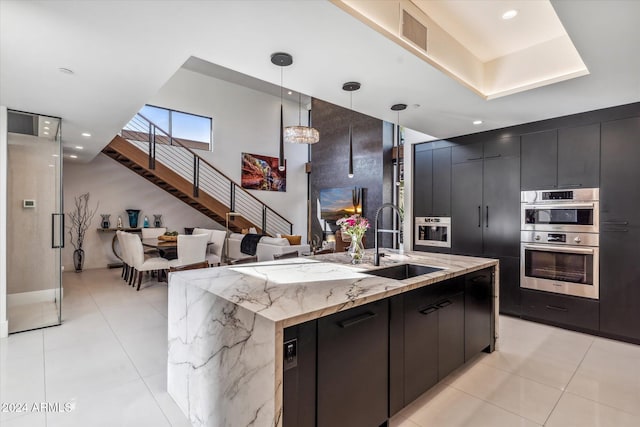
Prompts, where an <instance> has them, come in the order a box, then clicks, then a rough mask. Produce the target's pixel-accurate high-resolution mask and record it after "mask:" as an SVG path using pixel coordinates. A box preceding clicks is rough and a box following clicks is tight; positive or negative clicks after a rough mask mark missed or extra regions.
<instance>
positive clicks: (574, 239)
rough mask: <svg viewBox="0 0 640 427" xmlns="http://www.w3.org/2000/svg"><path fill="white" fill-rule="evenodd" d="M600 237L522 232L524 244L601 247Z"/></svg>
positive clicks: (521, 239) (596, 235) (587, 234)
mask: <svg viewBox="0 0 640 427" xmlns="http://www.w3.org/2000/svg"><path fill="white" fill-rule="evenodd" d="M599 237H600V236H599V235H598V234H595V233H550V232H549V233H547V232H544V231H522V232H521V235H520V241H521V242H522V243H546V244H555V245H571V246H594V247H597V246H600V244H599V243H600V242H599Z"/></svg>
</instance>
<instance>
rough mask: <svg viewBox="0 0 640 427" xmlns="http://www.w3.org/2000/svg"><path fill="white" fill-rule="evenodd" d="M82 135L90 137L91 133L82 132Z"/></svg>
mask: <svg viewBox="0 0 640 427" xmlns="http://www.w3.org/2000/svg"><path fill="white" fill-rule="evenodd" d="M82 136H86V137H90V136H91V134H90V133H89V132H82Z"/></svg>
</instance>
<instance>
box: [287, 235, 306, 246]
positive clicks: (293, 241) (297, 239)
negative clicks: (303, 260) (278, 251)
mask: <svg viewBox="0 0 640 427" xmlns="http://www.w3.org/2000/svg"><path fill="white" fill-rule="evenodd" d="M282 237H284V238H285V239H287V240H288V241H289V244H290V245H291V246H296V245H300V244H302V236H299V235H293V236H290V235H288V234H283V235H282Z"/></svg>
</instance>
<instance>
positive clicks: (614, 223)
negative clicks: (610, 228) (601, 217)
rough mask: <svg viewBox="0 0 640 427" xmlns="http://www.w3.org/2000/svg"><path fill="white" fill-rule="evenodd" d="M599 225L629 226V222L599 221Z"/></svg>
mask: <svg viewBox="0 0 640 427" xmlns="http://www.w3.org/2000/svg"><path fill="white" fill-rule="evenodd" d="M600 225H629V221H601V222H600Z"/></svg>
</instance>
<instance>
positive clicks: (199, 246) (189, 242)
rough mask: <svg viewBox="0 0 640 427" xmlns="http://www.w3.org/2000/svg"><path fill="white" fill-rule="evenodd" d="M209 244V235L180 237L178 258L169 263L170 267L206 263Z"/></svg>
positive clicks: (184, 235) (181, 235) (183, 235)
mask: <svg viewBox="0 0 640 427" xmlns="http://www.w3.org/2000/svg"><path fill="white" fill-rule="evenodd" d="M208 243H209V235H208V234H189V235H187V234H180V235H178V258H177V259H172V260H171V261H169V267H179V266H181V265H188V264H194V263H196V262H202V261H205V259H206V252H207V244H208Z"/></svg>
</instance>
